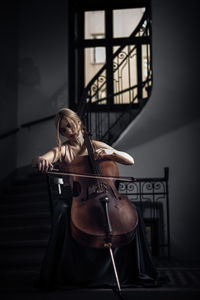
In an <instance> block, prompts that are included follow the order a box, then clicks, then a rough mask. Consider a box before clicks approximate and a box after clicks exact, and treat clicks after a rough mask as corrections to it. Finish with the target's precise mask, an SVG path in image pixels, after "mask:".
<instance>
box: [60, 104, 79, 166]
mask: <svg viewBox="0 0 200 300" xmlns="http://www.w3.org/2000/svg"><path fill="white" fill-rule="evenodd" d="M62 120H65V121H67V122H68V123H69V125H70V127H71V130H72V132H73V134H75V138H76V139H77V143H78V135H79V133H80V131H82V132H83V131H84V126H83V123H82V121H81V119H80V117H79V116H78V114H77V113H75V112H74V111H73V110H71V109H69V108H62V109H60V110H59V112H58V113H57V114H56V117H55V125H56V140H57V145H58V150H59V153H60V160H61V146H62V142H61V139H60V123H61V121H62Z"/></svg>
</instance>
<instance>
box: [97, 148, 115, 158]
mask: <svg viewBox="0 0 200 300" xmlns="http://www.w3.org/2000/svg"><path fill="white" fill-rule="evenodd" d="M113 152H114V151H113V150H112V149H104V148H99V149H97V150H96V151H95V152H94V159H95V160H100V159H102V158H109V156H111V155H112V154H113Z"/></svg>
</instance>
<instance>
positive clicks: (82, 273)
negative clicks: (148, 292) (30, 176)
mask: <svg viewBox="0 0 200 300" xmlns="http://www.w3.org/2000/svg"><path fill="white" fill-rule="evenodd" d="M66 195H67V196H66ZM71 199H72V197H71V190H70V188H69V187H65V197H64V199H58V200H56V202H55V204H54V214H53V225H52V231H51V235H50V239H49V243H48V247H47V250H46V253H45V256H44V259H43V263H42V266H41V272H40V278H39V287H40V288H43V289H52V288H62V289H63V288H66V289H67V288H80V287H81V288H83V287H86V288H88V287H111V288H114V287H116V280H115V276H114V272H113V267H112V262H111V258H110V254H109V250H108V249H94V248H89V247H84V246H82V245H80V244H78V243H77V242H76V241H75V240H74V239H73V237H72V236H71V231H70V209H71V201H72V200H71ZM137 211H138V210H137ZM138 216H139V223H138V226H137V229H136V235H135V238H134V240H133V241H132V242H131V243H129V244H128V245H126V246H123V247H120V248H115V249H113V254H114V258H115V263H116V267H117V271H118V275H119V281H120V284H121V287H126V286H127V287H131V286H132V287H135V286H147V287H150V286H158V285H159V284H160V283H159V280H158V274H157V271H156V269H155V267H154V265H153V262H152V258H151V254H150V252H149V249H148V246H147V241H146V237H145V232H144V225H143V221H142V218H141V216H140V213H139V211H138Z"/></svg>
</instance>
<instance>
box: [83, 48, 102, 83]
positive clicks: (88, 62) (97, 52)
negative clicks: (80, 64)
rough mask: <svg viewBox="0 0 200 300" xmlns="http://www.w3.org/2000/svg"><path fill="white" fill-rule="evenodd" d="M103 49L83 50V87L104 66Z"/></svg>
mask: <svg viewBox="0 0 200 300" xmlns="http://www.w3.org/2000/svg"><path fill="white" fill-rule="evenodd" d="M105 53H106V50H105V47H95V48H85V86H86V85H87V84H88V83H89V81H90V80H91V79H92V77H93V76H95V75H96V73H97V72H98V71H99V70H100V69H101V68H102V66H103V65H104V64H105Z"/></svg>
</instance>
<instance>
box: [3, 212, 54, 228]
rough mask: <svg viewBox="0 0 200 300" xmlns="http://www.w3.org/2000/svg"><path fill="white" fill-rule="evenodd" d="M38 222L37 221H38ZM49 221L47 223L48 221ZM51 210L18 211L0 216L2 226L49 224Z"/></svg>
mask: <svg viewBox="0 0 200 300" xmlns="http://www.w3.org/2000/svg"><path fill="white" fill-rule="evenodd" d="M36 222H37V223H36ZM46 222H47V223H46ZM49 222H50V212H41V213H40V212H37V213H36V212H33V213H32V212H31V213H27V212H26V213H21V214H20V213H16V214H8V215H3V216H0V227H3V228H5V227H6V226H12V225H14V226H22V225H23V226H28V225H32V224H37V225H42V224H45V223H46V224H49Z"/></svg>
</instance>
